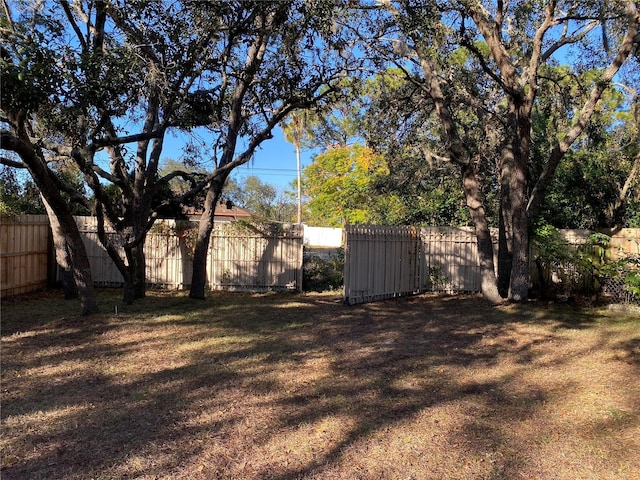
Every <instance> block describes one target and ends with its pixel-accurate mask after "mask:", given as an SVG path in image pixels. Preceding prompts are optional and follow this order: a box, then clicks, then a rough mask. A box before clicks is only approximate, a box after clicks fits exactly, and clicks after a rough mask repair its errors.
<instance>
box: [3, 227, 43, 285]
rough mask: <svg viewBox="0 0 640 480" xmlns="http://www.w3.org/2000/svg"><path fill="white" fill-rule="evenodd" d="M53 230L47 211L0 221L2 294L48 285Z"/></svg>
mask: <svg viewBox="0 0 640 480" xmlns="http://www.w3.org/2000/svg"><path fill="white" fill-rule="evenodd" d="M50 238H51V233H50V229H49V220H48V218H47V216H46V215H20V216H18V217H15V218H11V219H5V220H2V222H1V223H0V286H1V289H0V290H1V293H0V295H1V296H2V297H9V296H12V295H18V294H21V293H29V292H35V291H38V290H43V289H45V288H46V287H47V275H48V263H47V261H48V255H49V244H50Z"/></svg>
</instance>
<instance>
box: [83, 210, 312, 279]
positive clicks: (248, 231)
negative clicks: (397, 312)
mask: <svg viewBox="0 0 640 480" xmlns="http://www.w3.org/2000/svg"><path fill="white" fill-rule="evenodd" d="M76 221H77V223H78V225H79V226H80V231H81V232H82V234H83V236H84V240H85V245H86V247H87V254H88V255H89V261H90V263H91V269H92V273H93V278H94V283H95V284H96V285H97V286H120V285H122V283H123V279H122V275H121V274H120V272H119V271H118V269H117V268H116V267H115V265H114V264H113V262H112V261H111V259H110V258H109V256H108V255H107V252H106V250H105V249H104V248H103V247H102V244H101V243H100V241H99V239H98V234H97V223H96V219H95V218H94V217H76ZM176 225H177V224H176V222H175V221H174V220H162V221H159V222H157V223H156V227H154V228H153V229H152V230H151V232H150V233H149V235H148V236H147V241H146V243H145V255H146V262H147V282H148V283H149V284H152V285H156V286H160V287H163V288H170V289H183V288H186V287H188V286H189V285H190V283H191V274H192V272H193V260H192V248H191V247H190V246H189V245H187V241H186V237H185V236H181V235H178V234H177V231H178V230H179V229H178V228H177V226H176ZM193 228H196V226H195V225H194V226H193ZM180 230H181V231H182V230H183V229H182V228H181V229H180ZM263 230H264V231H260V230H259V229H258V228H253V229H252V228H248V227H238V226H237V225H235V224H233V223H228V224H223V223H219V224H216V225H215V227H214V230H213V232H212V234H211V241H210V243H209V255H208V257H207V275H208V278H207V285H208V287H209V288H211V289H215V290H220V289H223V290H251V291H261V290H262V291H264V290H271V289H284V290H300V289H301V288H302V250H303V231H302V226H300V225H282V226H280V227H279V228H276V229H275V230H274V229H269V228H267V227H264V229H263ZM107 234H108V235H114V236H115V235H116V234H115V233H113V232H109V231H107Z"/></svg>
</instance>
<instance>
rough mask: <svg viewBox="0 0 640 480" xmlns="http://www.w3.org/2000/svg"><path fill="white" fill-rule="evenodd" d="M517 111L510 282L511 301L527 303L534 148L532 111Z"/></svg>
mask: <svg viewBox="0 0 640 480" xmlns="http://www.w3.org/2000/svg"><path fill="white" fill-rule="evenodd" d="M514 108H515V109H516V112H515V115H516V124H517V125H516V135H515V136H514V145H513V151H514V161H513V165H512V168H511V174H510V177H509V206H510V208H511V211H512V215H511V221H512V228H513V231H512V233H513V236H512V243H511V251H512V254H513V257H512V258H513V261H512V265H511V277H510V279H509V300H510V301H513V302H526V301H527V299H528V298H529V273H530V272H529V217H528V215H527V188H528V180H527V171H528V168H527V167H528V162H529V153H530V145H531V120H530V112H529V111H528V108H527V106H526V105H519V106H515V107H514Z"/></svg>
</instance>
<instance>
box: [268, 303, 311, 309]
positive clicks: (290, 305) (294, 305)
mask: <svg viewBox="0 0 640 480" xmlns="http://www.w3.org/2000/svg"><path fill="white" fill-rule="evenodd" d="M314 306H315V305H310V304H308V303H304V302H287V303H281V304H279V305H273V307H274V308H280V309H288V308H309V307H314Z"/></svg>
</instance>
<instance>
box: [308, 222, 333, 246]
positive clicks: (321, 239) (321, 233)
mask: <svg viewBox="0 0 640 480" xmlns="http://www.w3.org/2000/svg"><path fill="white" fill-rule="evenodd" d="M303 226H304V244H305V245H308V246H310V247H332V248H338V247H341V246H342V229H341V228H329V227H310V226H308V225H303Z"/></svg>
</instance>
